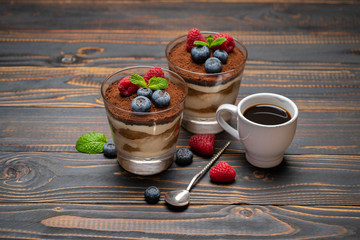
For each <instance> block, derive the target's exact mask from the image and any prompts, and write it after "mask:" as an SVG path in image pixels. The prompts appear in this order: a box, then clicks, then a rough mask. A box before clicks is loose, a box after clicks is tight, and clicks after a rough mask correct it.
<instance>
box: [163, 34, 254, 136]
mask: <svg viewBox="0 0 360 240" xmlns="http://www.w3.org/2000/svg"><path fill="white" fill-rule="evenodd" d="M201 33H202V34H203V36H205V37H206V36H207V35H209V34H212V35H215V34H217V33H214V32H201ZM186 37H187V35H183V36H180V37H178V38H175V39H174V40H172V41H171V42H170V43H169V44H168V45H167V47H166V50H165V54H166V58H167V62H168V66H169V69H170V70H171V71H174V72H176V73H177V74H179V75H180V76H181V77H182V78H183V79H184V80H185V82H186V83H187V86H188V95H187V97H186V100H185V109H184V119H183V121H182V126H183V127H184V128H185V129H186V130H188V131H189V132H192V133H195V134H202V133H213V134H216V133H220V132H222V131H223V129H222V128H221V127H220V125H219V124H218V122H217V121H216V110H217V109H218V107H219V106H220V105H222V104H225V103H229V104H235V101H236V98H237V96H238V92H239V88H240V83H241V80H242V76H243V72H244V68H245V63H246V60H247V56H248V53H247V49H246V48H245V46H244V45H243V44H242V43H240V42H239V41H237V40H235V48H234V52H233V53H229V59H228V63H227V64H228V66H226V68H227V69H228V70H226V71H223V72H220V73H206V72H205V70H204V69H205V67H204V64H202V66H201V65H200V66H199V65H198V64H195V63H194V62H193V61H192V59H191V53H189V52H187V51H186V46H185V44H186ZM229 64H231V67H230V65H229ZM224 66H225V65H224ZM229 68H230V69H229ZM230 118H231V117H230V116H224V119H228V120H230Z"/></svg>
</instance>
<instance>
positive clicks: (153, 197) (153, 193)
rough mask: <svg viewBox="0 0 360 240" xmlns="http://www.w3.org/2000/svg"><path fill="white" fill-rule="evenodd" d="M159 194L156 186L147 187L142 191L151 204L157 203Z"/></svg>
mask: <svg viewBox="0 0 360 240" xmlns="http://www.w3.org/2000/svg"><path fill="white" fill-rule="evenodd" d="M160 195H161V192H160V190H159V188H157V187H155V186H150V187H148V188H147V189H146V190H145V192H144V196H145V200H146V202H148V203H151V204H155V203H157V202H158V201H159V199H160Z"/></svg>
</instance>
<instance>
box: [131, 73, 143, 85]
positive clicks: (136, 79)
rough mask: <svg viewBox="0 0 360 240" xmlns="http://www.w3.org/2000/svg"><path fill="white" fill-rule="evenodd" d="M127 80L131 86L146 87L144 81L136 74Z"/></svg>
mask: <svg viewBox="0 0 360 240" xmlns="http://www.w3.org/2000/svg"><path fill="white" fill-rule="evenodd" d="M129 79H130V82H132V83H133V84H135V85H138V86H140V87H146V85H147V84H146V82H145V79H144V78H143V77H142V76H140V75H138V74H133V75H131V76H130V78H129Z"/></svg>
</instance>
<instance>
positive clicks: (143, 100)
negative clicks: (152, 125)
mask: <svg viewBox="0 0 360 240" xmlns="http://www.w3.org/2000/svg"><path fill="white" fill-rule="evenodd" d="M150 108H151V102H150V100H149V99H148V98H147V97H144V96H138V97H136V98H134V99H133V100H132V102H131V110H132V111H133V112H149V111H150Z"/></svg>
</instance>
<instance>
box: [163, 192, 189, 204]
mask: <svg viewBox="0 0 360 240" xmlns="http://www.w3.org/2000/svg"><path fill="white" fill-rule="evenodd" d="M165 201H166V202H167V203H168V204H170V205H172V206H175V207H183V206H186V205H188V204H189V202H190V192H189V191H188V190H177V191H171V192H168V193H165Z"/></svg>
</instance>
